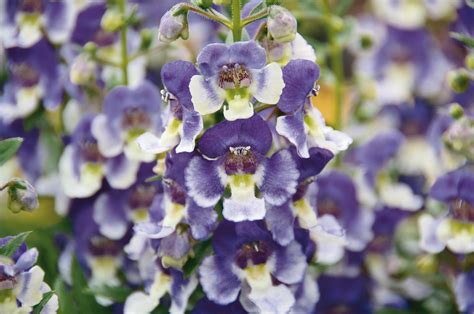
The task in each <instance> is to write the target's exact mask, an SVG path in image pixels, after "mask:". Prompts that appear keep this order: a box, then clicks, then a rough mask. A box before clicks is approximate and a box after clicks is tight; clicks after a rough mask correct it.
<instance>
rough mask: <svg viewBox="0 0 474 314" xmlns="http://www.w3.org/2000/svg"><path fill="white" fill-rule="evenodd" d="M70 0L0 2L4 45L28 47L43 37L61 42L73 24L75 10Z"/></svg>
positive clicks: (68, 33) (9, 0) (0, 23)
mask: <svg viewBox="0 0 474 314" xmlns="http://www.w3.org/2000/svg"><path fill="white" fill-rule="evenodd" d="M74 6H75V5H74V4H73V3H72V2H67V1H42V0H21V1H15V0H7V1H2V3H1V5H0V26H1V28H2V33H1V34H0V39H1V40H2V41H3V44H4V45H5V47H15V46H17V47H30V46H32V45H34V44H35V43H37V42H38V41H39V40H40V39H41V38H42V37H43V30H45V31H46V33H47V34H48V38H49V39H50V40H51V41H53V42H54V43H60V42H64V41H65V40H66V39H67V38H68V36H69V35H70V33H71V31H72V28H73V27H74V22H75V15H76V12H75V11H76V10H75V8H74Z"/></svg>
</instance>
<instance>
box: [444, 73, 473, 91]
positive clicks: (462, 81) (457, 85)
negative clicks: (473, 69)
mask: <svg viewBox="0 0 474 314" xmlns="http://www.w3.org/2000/svg"><path fill="white" fill-rule="evenodd" d="M469 81H470V78H469V72H467V71H466V69H458V70H453V71H451V72H449V74H448V82H449V85H450V86H451V88H452V89H453V90H454V91H455V92H456V93H462V92H465V91H466V89H467V88H468V87H469Z"/></svg>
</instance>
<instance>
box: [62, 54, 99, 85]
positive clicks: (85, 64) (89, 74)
mask: <svg viewBox="0 0 474 314" xmlns="http://www.w3.org/2000/svg"><path fill="white" fill-rule="evenodd" d="M95 72H96V64H95V62H94V61H92V60H91V59H90V58H89V56H87V55H84V54H80V55H79V56H77V57H76V58H75V59H74V61H73V62H72V65H71V70H70V72H69V79H70V80H71V82H72V83H73V84H76V85H86V84H87V83H89V82H91V81H93V80H94V79H95Z"/></svg>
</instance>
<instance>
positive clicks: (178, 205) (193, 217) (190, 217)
mask: <svg viewBox="0 0 474 314" xmlns="http://www.w3.org/2000/svg"><path fill="white" fill-rule="evenodd" d="M194 156H195V155H194V154H192V153H181V154H176V153H170V154H168V156H167V157H166V161H165V167H166V170H165V173H164V175H163V179H162V182H163V194H159V195H157V196H156V197H155V198H154V200H153V203H152V204H151V207H150V209H149V211H150V215H149V216H150V217H149V219H148V220H147V221H145V222H142V223H141V224H138V225H136V226H135V231H136V232H138V233H144V234H145V235H146V236H147V237H149V238H152V239H160V238H164V237H167V236H169V235H171V234H172V233H178V234H182V233H183V231H184V230H181V229H183V228H182V227H184V226H189V228H190V229H191V234H192V237H193V238H194V239H197V240H201V239H204V238H206V237H207V236H209V233H210V231H211V230H212V229H213V227H214V225H215V222H216V221H217V213H216V212H214V207H213V206H210V207H201V206H199V205H198V204H196V202H194V201H193V199H192V198H191V197H190V196H189V195H188V191H187V188H186V185H185V169H186V167H187V166H188V164H189V162H190V160H191V159H192V158H193V157H194ZM180 225H181V227H180ZM185 229H186V228H185ZM168 240H169V239H168Z"/></svg>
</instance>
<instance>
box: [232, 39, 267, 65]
mask: <svg viewBox="0 0 474 314" xmlns="http://www.w3.org/2000/svg"><path fill="white" fill-rule="evenodd" d="M229 57H230V59H229V64H236V63H237V64H242V65H245V66H246V67H247V68H249V69H261V68H263V67H264V66H265V64H266V63H267V56H266V53H265V49H263V48H262V47H261V46H260V45H259V44H258V43H256V42H255V41H248V42H237V43H235V44H233V45H231V46H230V47H229Z"/></svg>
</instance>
